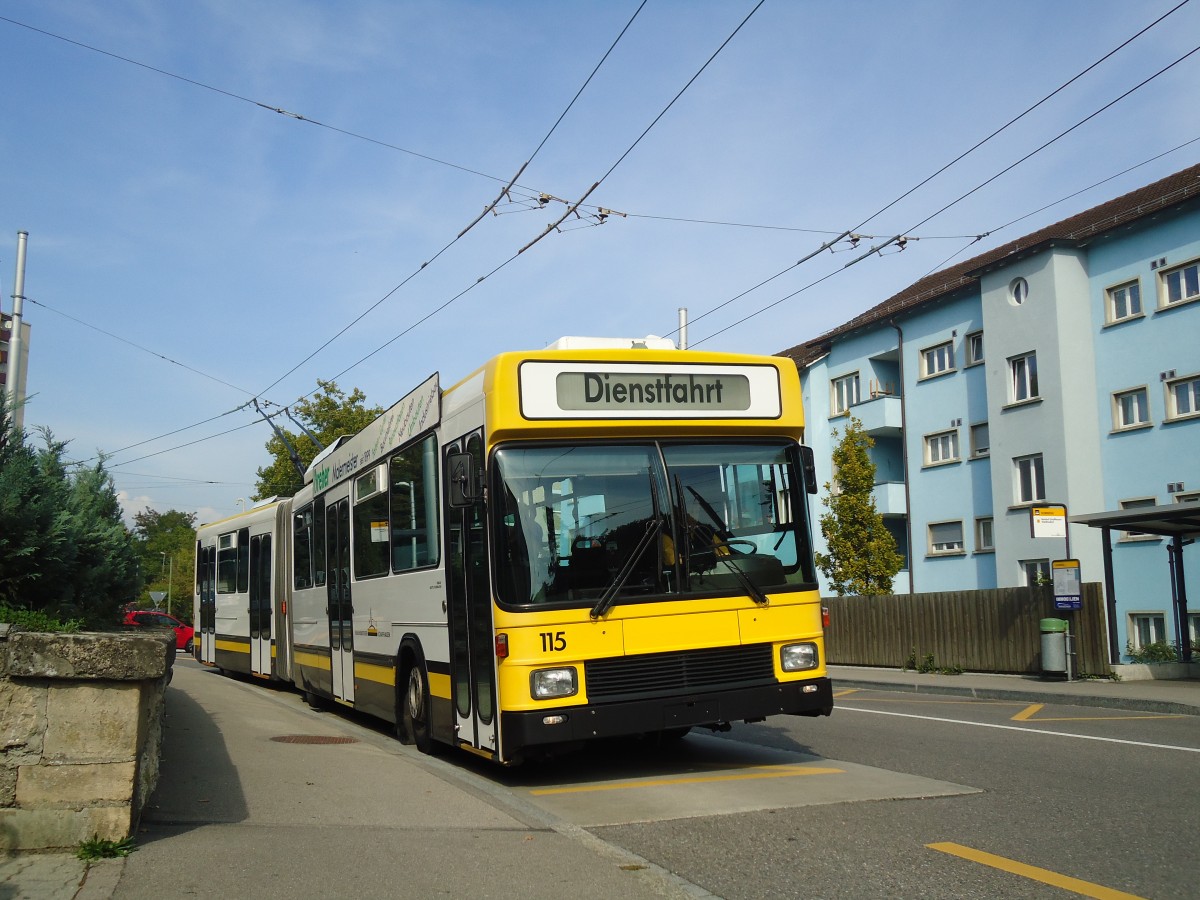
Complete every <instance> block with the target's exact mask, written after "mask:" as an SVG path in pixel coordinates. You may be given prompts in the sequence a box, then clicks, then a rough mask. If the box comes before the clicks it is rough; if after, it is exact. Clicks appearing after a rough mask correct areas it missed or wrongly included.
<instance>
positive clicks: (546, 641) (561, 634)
mask: <svg viewBox="0 0 1200 900" xmlns="http://www.w3.org/2000/svg"><path fill="white" fill-rule="evenodd" d="M539 634H540V636H541V638H542V652H543V653H549V652H550V651H551V650H554V651H558V652H561V651H563V650H566V649H567V633H566V632H565V631H542V632H539Z"/></svg>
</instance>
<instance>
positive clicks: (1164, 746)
mask: <svg viewBox="0 0 1200 900" xmlns="http://www.w3.org/2000/svg"><path fill="white" fill-rule="evenodd" d="M837 709H838V712H860V713H870V714H872V715H876V716H896V717H898V718H901V719H921V720H922V721H925V722H946V723H947V724H949V725H974V726H976V727H977V728H999V729H1001V730H1003V731H1023V732H1026V733H1028V732H1032V733H1033V734H1048V735H1050V736H1051V737H1065V738H1077V739H1078V740H1081V741H1103V742H1104V743H1106V744H1125V745H1127V746H1130V747H1150V748H1152V749H1155V750H1182V751H1183V752H1185V753H1200V747H1177V746H1175V745H1174V744H1150V743H1147V742H1145V741H1123V740H1121V739H1120V738H1109V737H1096V736H1094V735H1090V734H1072V733H1070V732H1067V731H1046V730H1044V729H1042V728H1022V727H1020V726H1017V725H994V724H992V723H990V722H967V721H964V720H962V719H943V718H940V717H939V716H918V715H914V714H912V713H899V712H889V711H888V710H884V709H858V708H856V707H853V706H843V705H841V704H838V708H837Z"/></svg>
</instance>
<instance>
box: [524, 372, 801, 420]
mask: <svg viewBox="0 0 1200 900" xmlns="http://www.w3.org/2000/svg"><path fill="white" fill-rule="evenodd" d="M780 406H781V400H780V395H779V375H778V372H777V371H776V369H775V368H774V367H773V366H720V365H674V366H672V365H664V366H662V367H661V368H659V367H655V366H646V365H645V364H641V365H630V364H618V363H607V364H604V363H591V364H587V363H549V362H547V363H543V362H540V361H538V362H528V363H525V364H523V365H522V366H521V411H522V413H523V414H524V415H525V416H526V417H527V418H531V419H545V418H592V417H596V418H601V417H602V418H614V417H616V418H726V417H738V418H776V417H778V416H779V414H780Z"/></svg>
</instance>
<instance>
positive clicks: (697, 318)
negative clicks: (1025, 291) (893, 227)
mask: <svg viewBox="0 0 1200 900" xmlns="http://www.w3.org/2000/svg"><path fill="white" fill-rule="evenodd" d="M1190 2H1191V0H1181V2H1180V3H1178V4H1176V5H1175V6H1173V7H1172V8H1171V9H1169V10H1167V11H1166V12H1165V13H1163V14H1162V15H1160V16H1159V17H1158V18H1156V19H1155V20H1154V21H1153V22H1151V23H1150V24H1149V25H1146V26H1145V27H1144V28H1142V29H1140V30H1139V31H1137V32H1136V33H1135V34H1134V35H1132V36H1131V37H1129V38H1127V39H1126V40H1124V41H1122V42H1121V43H1120V44H1118V45H1117V46H1116V47H1114V48H1113V49H1112V50H1109V51H1108V52H1107V53H1105V54H1104V55H1103V56H1101V57H1100V58H1099V59H1097V60H1096V61H1095V62H1093V63H1091V64H1090V65H1088V66H1087V67H1085V68H1084V69H1083V70H1082V71H1080V72H1079V73H1077V74H1076V75H1073V76H1072V77H1071V78H1069V79H1067V81H1065V82H1063V83H1062V84H1061V85H1059V86H1058V87H1057V88H1055V89H1054V90H1053V91H1051V92H1050V93H1049V94H1047V95H1046V96H1045V97H1043V98H1041V99H1040V100H1038V101H1037V102H1036V103H1034V104H1033V105H1032V106H1030V107H1028V108H1027V109H1025V110H1024V111H1022V112H1021V113H1019V114H1018V115H1016V116H1014V117H1013V118H1011V119H1009V120H1008V121H1007V122H1006V123H1005V124H1003V125H1001V126H1000V127H999V128H997V129H995V130H994V131H992V133H991V134H989V135H988V136H987V137H985V138H983V139H982V140H980V141H977V142H976V143H975V144H973V145H972V146H971V147H970V148H968V149H967V150H965V151H964V152H962V153H960V154H959V155H958V156H956V157H954V159H952V160H951V161H950V162H948V163H946V164H945V165H943V166H942V167H940V168H939V169H938V170H937V171H935V172H934V173H932V174H931V175H929V176H927V177H926V178H924V179H922V180H921V181H920V182H918V183H917V184H916V185H914V186H913V187H911V188H909V189H908V190H906V191H905V192H904V193H902V194H900V195H899V196H898V197H896V198H895V199H893V200H892V201H890V202H889V203H887V204H885V205H884V206H882V207H880V208H879V209H878V210H876V211H875V212H874V213H872V214H871V215H870V216H868V217H867V218H865V219H863V220H862V221H861V222H859V223H858V224H857V225H855V226H853V227H851V228H848V229H846V230H845V231H842V232H840V233H839V234H838V236H837V237H836V238H835V239H834V240H833V241H827V242H826V243H824V244H822V245H821V247H820V248H819V249H818V250H817V251H816V252H814V253H809V254H808V255H807V256H805V257H803V258H802V259H800V260H799V261H797V262H795V263H793V264H792V265H790V266H788V267H787V268H785V269H782V270H781V271H779V272H776V273H775V274H774V275H772V276H770V277H769V278H766V279H764V280H763V281H761V282H759V283H758V284H757V285H755V286H754V287H753V288H750V289H749V290H747V291H743V292H742V293H740V294H738V295H737V296H736V297H733V298H730V299H729V300H725V301H723V302H722V303H720V304H718V305H717V306H714V307H712V308H711V309H709V310H706V311H705V312H703V313H701V314H700V315H698V316H695V317H694V318H692V319H691V320H690V321H689V323H688V324H689V326H690V325H693V324H695V323H696V322H698V321H700V320H702V319H704V318H706V317H708V316H710V315H712V314H713V313H715V312H718V311H720V310H722V309H724V308H725V307H727V306H729V305H730V304H731V303H733V302H735V301H736V300H739V299H741V298H742V297H744V296H746V295H747V294H748V293H750V292H752V291H755V290H757V289H758V288H760V287H763V286H765V285H767V284H770V283H771V282H772V281H775V280H776V279H778V278H780V277H782V276H783V275H786V274H787V273H788V272H791V271H792V270H794V269H796V268H797V267H798V266H800V265H802V264H803V263H805V262H808V261H809V260H810V259H813V258H814V257H815V256H817V255H819V254H820V253H822V252H823V251H824V250H825V249H828V247H829V245H832V244H836V243H838V242H839V241H841V240H844V239H845V238H848V237H850V236H851V235H854V234H857V232H858V231H859V229H861V228H863V227H864V226H865V225H867V224H868V223H869V222H871V221H872V220H874V219H876V218H878V217H879V216H880V215H882V214H883V213H884V212H886V211H887V210H889V209H891V208H892V207H893V206H895V205H896V204H897V203H899V202H900V201H902V200H904V199H905V198H907V197H909V196H911V195H912V194H913V193H914V192H915V191H917V190H919V189H920V188H922V187H924V186H925V185H927V184H929V182H930V181H932V180H933V179H934V178H936V177H937V176H938V175H941V174H942V173H944V172H946V171H947V170H948V169H949V168H950V167H951V166H954V165H956V164H957V163H959V162H961V161H962V160H964V159H965V158H966V157H967V156H969V155H970V154H972V153H974V152H975V151H976V150H978V149H979V148H980V147H982V146H983V145H984V144H986V143H988V142H989V141H991V140H992V139H993V138H995V137H997V136H998V135H1000V134H1001V133H1002V132H1004V131H1006V130H1007V129H1009V128H1011V127H1012V126H1013V125H1015V124H1016V123H1017V122H1019V121H1020V120H1021V119H1023V118H1025V116H1027V115H1028V114H1029V113H1031V112H1033V111H1034V110H1035V109H1037V108H1038V107H1040V106H1042V105H1043V104H1044V103H1046V102H1047V101H1048V100H1050V99H1051V98H1052V97H1054V96H1056V95H1058V94H1060V93H1061V92H1062V91H1063V90H1064V89H1065V88H1067V87H1068V86H1070V85H1071V84H1074V83H1075V82H1076V81H1078V80H1079V79H1080V78H1082V77H1083V76H1084V75H1086V74H1087V73H1088V72H1091V71H1092V70H1093V69H1095V68H1096V67H1097V66H1099V65H1100V64H1101V63H1103V62H1105V61H1107V60H1108V59H1110V58H1112V57H1113V56H1114V55H1115V54H1117V53H1118V52H1120V51H1121V50H1123V49H1124V48H1125V47H1127V46H1129V44H1131V43H1132V42H1133V41H1135V40H1136V39H1137V38H1139V37H1141V36H1142V35H1144V34H1146V32H1148V31H1149V30H1150V29H1151V28H1154V27H1155V26H1156V25H1158V24H1159V23H1161V22H1162V21H1164V20H1165V19H1166V18H1167V17H1168V16H1170V15H1172V14H1173V13H1175V12H1177V11H1178V10H1180V9H1182V8H1183V7H1184V6H1186V5H1187V4H1188V3H1190ZM1193 52H1195V51H1193ZM1187 55H1191V54H1187ZM1184 58H1186V56H1185V57H1183V58H1181V59H1179V60H1176V62H1175V63H1172V64H1171V65H1172V66H1173V65H1176V64H1177V63H1179V62H1182V59H1184ZM1167 68H1171V66H1168V67H1167ZM1162 71H1165V69H1164V70H1162ZM1162 71H1160V72H1159V73H1158V74H1162ZM1152 77H1157V75H1155V76H1152ZM1138 87H1141V85H1139V86H1138ZM1136 89H1137V88H1134V90H1136ZM1123 96H1124V95H1123ZM1123 96H1122V97H1119V98H1117V100H1115V101H1113V103H1116V102H1117V101H1119V100H1120V99H1123ZM1109 105H1110V106H1111V105H1112V104H1109ZM1105 109H1107V107H1105ZM1100 112H1103V109H1101V110H1098V111H1097V112H1096V113H1095V114H1094V115H1098V114H1099V113H1100ZM1085 121H1086V120H1085ZM1079 124H1080V125H1081V124H1083V123H1082V122H1081V123H1079ZM1075 127H1078V125H1077V126H1075ZM1072 130H1073V129H1072ZM1061 136H1062V135H1060V137H1061ZM1056 140H1057V138H1056ZM1040 149H1044V147H1043V148H1039V150H1040ZM1035 152H1038V151H1035ZM1026 158H1027V157H1026ZM1023 161H1024V160H1018V162H1017V163H1015V164H1014V165H1019V164H1020V162H1023ZM1011 168H1012V167H1010V169H1011ZM1007 171H1008V169H1006V170H1005V172H1007ZM1002 174H1004V172H1001V173H999V174H998V175H997V176H994V177H999V175H1002ZM992 180H994V178H993V179H992ZM985 184H986V183H985ZM980 187H983V185H980ZM975 190H979V188H976V189H975ZM971 193H974V191H972V192H971ZM965 196H969V194H968V195H965ZM965 196H964V197H960V198H959V200H962V199H965ZM959 200H956V201H954V202H955V203H957V202H959ZM952 205H953V204H950V205H949V206H946V207H944V208H943V209H941V210H939V211H938V213H935V214H934V215H935V216H936V215H939V214H940V213H942V212H945V211H946V209H949V208H950V206H952ZM930 218H933V216H931V217H930ZM925 221H929V220H928V219H926V220H925ZM921 224H924V222H922V223H921ZM917 227H920V226H919V225H917V226H914V229H915V228H917ZM985 236H986V235H985ZM899 237H900V236H899V235H898V236H896V237H895V238H892V239H891V240H892V241H894V240H898V239H899ZM973 242H974V241H973ZM889 243H890V241H889ZM877 249H882V247H880V248H877ZM856 262H857V260H856ZM823 280H824V279H821V281H823ZM817 283H819V282H817ZM808 287H812V285H808V286H806V287H805V288H802V289H801V290H806V289H807V288H808ZM791 296H794V294H790V295H788V297H789V298H790V297H791ZM785 299H787V298H785ZM775 305H776V304H774V303H773V304H771V305H770V306H767V307H765V308H764V309H770V308H772V307H773V306H775ZM750 318H753V316H751V317H750ZM743 321H745V320H739V321H738V322H735V323H733V325H732V326H729V327H734V326H736V325H739V324H741V323H742V322H743ZM728 330H729V328H723V329H721V330H720V331H718V332H714V333H713V334H711V335H709V336H708V337H707V338H704V340H708V339H710V338H713V337H716V336H717V335H718V334H723V333H724V332H726V331H728ZM678 331H679V329H678V328H675V329H673V330H671V331H669V332H667V336H670V335H673V334H676V333H678ZM693 346H694V343H693Z"/></svg>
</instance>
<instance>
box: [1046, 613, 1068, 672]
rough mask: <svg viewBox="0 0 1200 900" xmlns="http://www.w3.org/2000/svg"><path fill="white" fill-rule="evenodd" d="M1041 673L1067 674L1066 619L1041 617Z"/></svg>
mask: <svg viewBox="0 0 1200 900" xmlns="http://www.w3.org/2000/svg"><path fill="white" fill-rule="evenodd" d="M1042 673H1043V674H1044V675H1066V674H1067V620H1066V619H1042Z"/></svg>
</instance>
